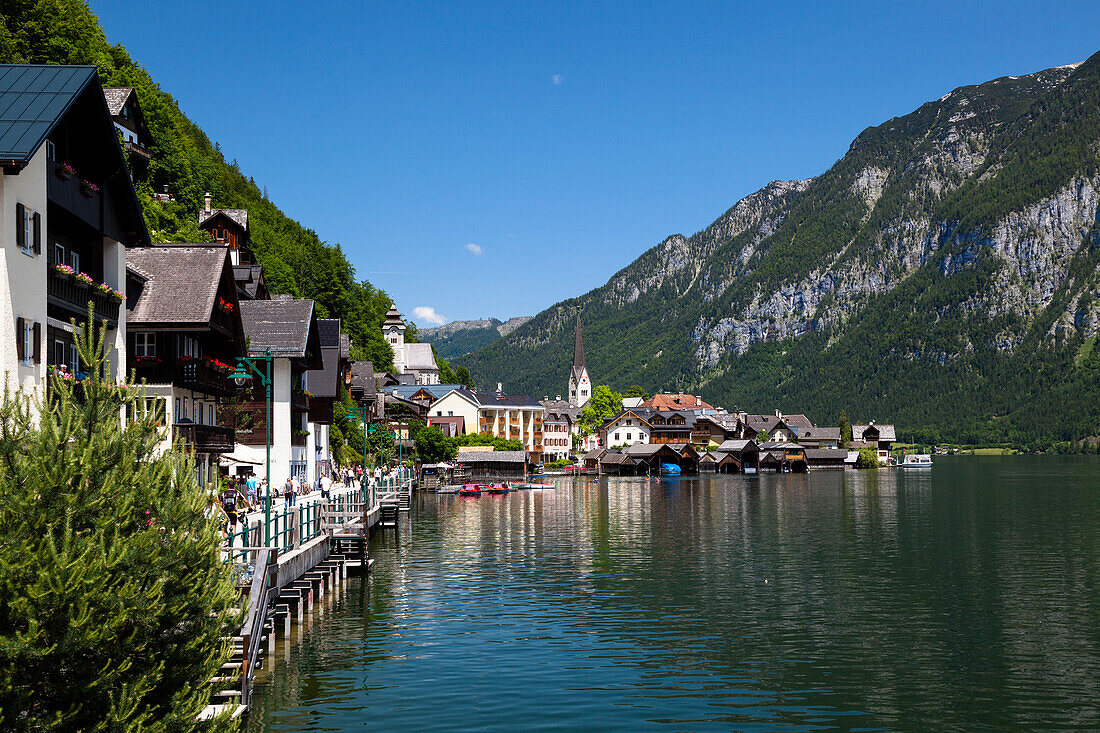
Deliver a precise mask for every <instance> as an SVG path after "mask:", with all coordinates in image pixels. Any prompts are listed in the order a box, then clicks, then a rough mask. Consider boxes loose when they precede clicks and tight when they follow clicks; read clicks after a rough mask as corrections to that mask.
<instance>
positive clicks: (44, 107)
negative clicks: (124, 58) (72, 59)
mask: <svg viewBox="0 0 1100 733" xmlns="http://www.w3.org/2000/svg"><path fill="white" fill-rule="evenodd" d="M0 93H2V94H3V97H4V100H5V104H6V105H7V108H6V112H5V115H4V119H3V120H2V121H0V164H2V165H3V167H4V175H3V176H2V177H0V239H2V241H3V248H2V254H0V257H2V260H0V272H2V275H0V334H2V336H0V372H2V373H3V374H4V375H6V377H7V379H8V380H9V381H8V383H9V385H10V386H11V387H12V388H13V389H15V388H22V389H24V390H25V391H27V392H28V393H33V392H36V391H37V390H38V389H39V388H40V387H41V385H42V384H44V381H45V379H46V375H47V374H48V372H49V371H50V370H59V371H67V372H69V373H71V374H74V375H77V377H78V378H79V375H80V374H81V373H82V371H81V367H82V365H81V364H80V361H79V356H78V354H77V349H76V342H75V337H76V336H77V335H78V333H79V331H80V328H81V326H80V325H79V324H81V323H82V322H84V321H85V320H86V319H87V317H88V307H89V305H92V306H94V308H95V321H96V324H97V325H100V324H105V325H106V326H107V329H108V331H107V344H106V346H105V348H106V349H107V351H108V353H107V358H108V364H109V368H110V370H111V373H112V374H113V375H114V376H115V377H118V378H122V377H124V376H125V375H126V366H127V363H126V311H125V309H123V308H122V300H123V297H124V296H123V293H124V291H125V289H126V248H127V247H133V246H141V245H144V244H148V242H149V235H148V233H147V231H146V229H145V220H144V217H143V216H142V212H141V207H140V205H139V204H138V201H137V197H136V196H135V194H134V189H133V186H132V184H131V182H130V176H129V173H128V171H127V168H126V161H125V158H124V157H123V154H122V150H121V148H120V147H119V144H118V138H117V136H116V133H115V130H114V124H113V122H112V120H111V116H110V114H109V112H108V109H107V103H106V100H105V99H104V96H103V90H102V89H101V87H100V85H99V81H98V77H97V76H96V70H95V68H94V67H91V66H4V67H0ZM73 320H75V321H76V322H77V324H78V325H77V326H76V327H75V329H74V327H73V325H72V324H71V321H73Z"/></svg>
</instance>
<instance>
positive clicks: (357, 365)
mask: <svg viewBox="0 0 1100 733" xmlns="http://www.w3.org/2000/svg"><path fill="white" fill-rule="evenodd" d="M348 374H349V376H350V381H349V382H348V388H349V389H353V390H356V391H361V392H364V393H365V394H366V395H373V394H374V393H375V386H374V364H373V363H372V362H369V361H353V362H352V363H351V369H349V370H348Z"/></svg>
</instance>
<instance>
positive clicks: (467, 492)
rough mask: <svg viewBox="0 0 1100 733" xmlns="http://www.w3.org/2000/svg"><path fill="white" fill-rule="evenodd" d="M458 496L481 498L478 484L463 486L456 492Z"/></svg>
mask: <svg viewBox="0 0 1100 733" xmlns="http://www.w3.org/2000/svg"><path fill="white" fill-rule="evenodd" d="M458 495H459V496H481V486H480V485H479V484H463V486H462V488H461V489H459V490H458Z"/></svg>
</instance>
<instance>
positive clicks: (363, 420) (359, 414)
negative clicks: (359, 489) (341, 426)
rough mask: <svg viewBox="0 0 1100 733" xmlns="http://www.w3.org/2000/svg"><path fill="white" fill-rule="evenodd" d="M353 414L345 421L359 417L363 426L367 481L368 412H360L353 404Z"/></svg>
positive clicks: (364, 470) (364, 478)
mask: <svg viewBox="0 0 1100 733" xmlns="http://www.w3.org/2000/svg"><path fill="white" fill-rule="evenodd" d="M351 413H352V414H350V415H346V416H345V417H344V419H345V420H350V419H352V418H353V417H357V418H359V422H361V423H362V424H363V480H364V481H365V480H366V478H367V418H366V411H363V412H359V410H358V409H357V408H356V407H355V403H354V402H353V403H352V405H351Z"/></svg>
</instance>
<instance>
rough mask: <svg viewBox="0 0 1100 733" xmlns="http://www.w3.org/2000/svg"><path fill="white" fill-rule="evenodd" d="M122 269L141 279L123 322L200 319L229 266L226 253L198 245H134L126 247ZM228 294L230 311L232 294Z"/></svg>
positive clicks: (204, 316)
mask: <svg viewBox="0 0 1100 733" xmlns="http://www.w3.org/2000/svg"><path fill="white" fill-rule="evenodd" d="M126 267H127V269H129V270H132V271H134V272H135V273H137V274H138V275H141V276H142V277H143V278H144V279H145V283H144V285H143V286H142V288H141V292H140V295H138V297H137V299H136V300H135V301H134V303H133V307H132V308H129V307H128V309H127V312H126V321H127V323H128V324H131V325H154V324H161V325H169V324H199V323H206V322H208V321H209V320H210V317H211V314H212V313H213V312H214V306H215V304H216V301H217V297H218V287H219V285H220V284H221V283H222V282H223V279H224V278H225V277H226V268H227V267H230V265H229V251H228V250H227V249H226V248H225V247H224V246H221V245H202V244H188V245H176V246H170V247H137V248H131V249H127V250H126ZM230 277H231V276H230ZM231 290H235V289H233V288H231ZM231 295H232V296H233V297H232V301H231V302H233V303H234V311H236V303H235V301H236V297H235V296H236V293H235V292H233V293H231Z"/></svg>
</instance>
